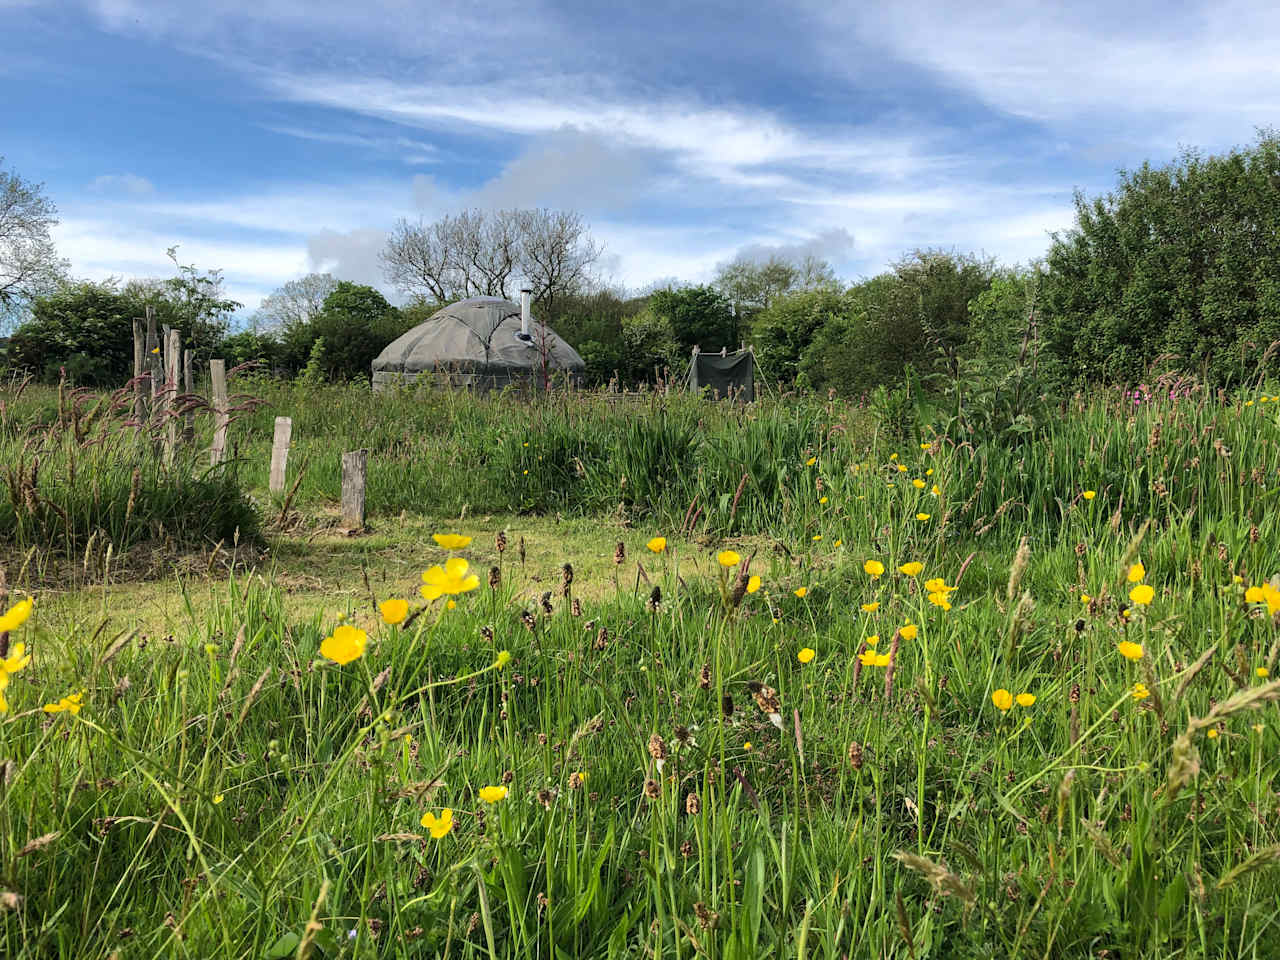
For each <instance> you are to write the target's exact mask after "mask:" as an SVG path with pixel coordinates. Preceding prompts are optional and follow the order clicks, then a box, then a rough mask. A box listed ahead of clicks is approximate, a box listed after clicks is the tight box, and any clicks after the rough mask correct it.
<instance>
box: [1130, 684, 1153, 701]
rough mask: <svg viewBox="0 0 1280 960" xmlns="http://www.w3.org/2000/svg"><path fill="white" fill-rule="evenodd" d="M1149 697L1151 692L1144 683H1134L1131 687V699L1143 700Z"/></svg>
mask: <svg viewBox="0 0 1280 960" xmlns="http://www.w3.org/2000/svg"><path fill="white" fill-rule="evenodd" d="M1149 696H1151V691H1150V690H1148V689H1147V685H1146V684H1145V683H1135V684H1134V685H1133V699H1135V700H1145V699H1147V697H1149Z"/></svg>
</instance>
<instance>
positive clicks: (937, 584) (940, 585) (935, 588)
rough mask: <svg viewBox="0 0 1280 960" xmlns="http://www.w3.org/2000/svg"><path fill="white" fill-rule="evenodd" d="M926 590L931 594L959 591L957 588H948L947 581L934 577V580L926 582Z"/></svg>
mask: <svg viewBox="0 0 1280 960" xmlns="http://www.w3.org/2000/svg"><path fill="white" fill-rule="evenodd" d="M924 588H925V589H926V590H928V591H929V592H930V593H950V592H951V591H953V590H956V589H957V588H956V587H948V586H947V581H946V580H944V579H943V578H942V577H934V578H933V579H932V580H926V581H925V582H924Z"/></svg>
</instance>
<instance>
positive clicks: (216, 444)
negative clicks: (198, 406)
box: [209, 360, 231, 467]
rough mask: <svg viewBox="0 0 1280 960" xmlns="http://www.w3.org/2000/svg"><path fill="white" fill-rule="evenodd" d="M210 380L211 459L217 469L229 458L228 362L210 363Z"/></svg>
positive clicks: (216, 361) (217, 361)
mask: <svg viewBox="0 0 1280 960" xmlns="http://www.w3.org/2000/svg"><path fill="white" fill-rule="evenodd" d="M209 379H210V380H212V381H213V446H211V447H210V448H209V457H210V460H211V461H212V462H213V465H214V466H215V467H216V466H217V465H218V464H220V463H221V462H222V461H223V460H225V459H226V457H227V424H228V423H229V422H230V421H231V416H230V414H229V413H228V412H227V361H225V360H210V361H209Z"/></svg>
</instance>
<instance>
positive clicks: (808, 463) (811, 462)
mask: <svg viewBox="0 0 1280 960" xmlns="http://www.w3.org/2000/svg"><path fill="white" fill-rule="evenodd" d="M817 462H818V458H817V457H810V458H809V459H808V460H806V461H805V462H804V465H805V466H806V467H812V466H813V465H814V464H815V463H817Z"/></svg>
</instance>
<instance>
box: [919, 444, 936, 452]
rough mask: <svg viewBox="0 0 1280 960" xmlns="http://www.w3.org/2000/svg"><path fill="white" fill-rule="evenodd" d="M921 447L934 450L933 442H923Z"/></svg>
mask: <svg viewBox="0 0 1280 960" xmlns="http://www.w3.org/2000/svg"><path fill="white" fill-rule="evenodd" d="M920 449H921V450H932V449H933V444H932V443H922V444H920Z"/></svg>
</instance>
